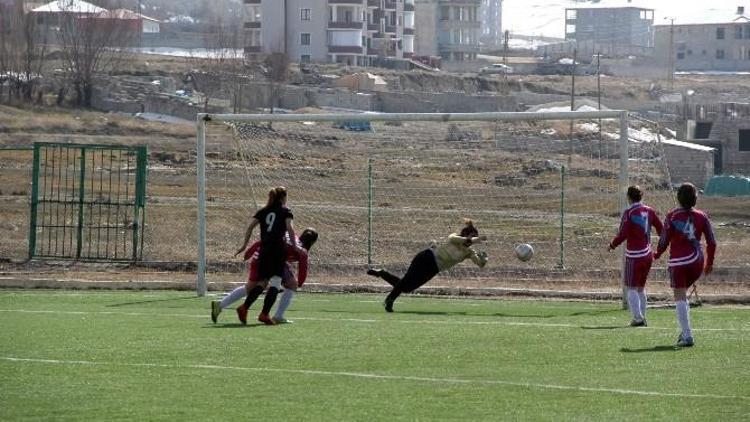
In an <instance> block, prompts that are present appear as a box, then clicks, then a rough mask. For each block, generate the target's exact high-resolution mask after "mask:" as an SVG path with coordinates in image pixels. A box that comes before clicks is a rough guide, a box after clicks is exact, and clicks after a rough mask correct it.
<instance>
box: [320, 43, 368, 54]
mask: <svg viewBox="0 0 750 422" xmlns="http://www.w3.org/2000/svg"><path fill="white" fill-rule="evenodd" d="M328 52H329V53H332V54H362V47H361V46H357V45H329V46H328Z"/></svg>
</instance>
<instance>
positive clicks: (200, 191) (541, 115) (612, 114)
mask: <svg viewBox="0 0 750 422" xmlns="http://www.w3.org/2000/svg"><path fill="white" fill-rule="evenodd" d="M594 119H602V120H612V119H619V127H620V137H619V147H620V148H619V155H620V173H619V188H620V195H619V204H620V209H621V210H624V209H625V205H626V198H625V193H624V192H625V189H626V188H627V185H628V178H629V174H628V154H629V152H628V112H627V111H626V110H594V111H556V112H486V113H331V114H211V113H198V114H197V116H196V135H197V139H196V155H197V157H196V165H197V169H196V170H197V171H196V173H197V196H198V198H197V199H198V221H197V223H198V263H197V264H198V265H197V267H198V268H197V270H198V274H197V280H196V292H197V294H198V296H204V295H205V294H206V291H207V285H206V269H207V266H206V126H207V125H208V124H221V123H257V122H341V121H357V122H363V121H370V122H376V121H417V122H458V121H464V122H466V121H498V122H499V121H505V122H518V121H532V120H571V121H572V120H594ZM622 263H623V268H624V264H625V259H624V254H623V258H622ZM623 273H624V271H623ZM625 293H626V292H625V287H624V284H623V307H625V306H626V302H625V300H626V294H625Z"/></svg>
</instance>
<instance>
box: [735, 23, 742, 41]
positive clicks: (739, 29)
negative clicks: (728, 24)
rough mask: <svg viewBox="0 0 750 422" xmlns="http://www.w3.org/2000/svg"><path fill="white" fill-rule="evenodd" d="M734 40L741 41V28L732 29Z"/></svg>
mask: <svg viewBox="0 0 750 422" xmlns="http://www.w3.org/2000/svg"><path fill="white" fill-rule="evenodd" d="M734 39H736V40H741V39H742V27H741V26H739V25H737V26H735V27H734Z"/></svg>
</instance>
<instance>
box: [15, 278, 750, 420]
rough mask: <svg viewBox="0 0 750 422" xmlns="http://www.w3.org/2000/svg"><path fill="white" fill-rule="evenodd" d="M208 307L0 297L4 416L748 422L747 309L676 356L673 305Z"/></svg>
mask: <svg viewBox="0 0 750 422" xmlns="http://www.w3.org/2000/svg"><path fill="white" fill-rule="evenodd" d="M210 299H211V298H210V297H209V298H196V297H194V296H193V295H191V294H190V293H185V292H66V291H7V290H6V291H0V337H1V338H2V341H1V342H0V420H8V421H11V420H12V421H19V420H107V421H109V420H172V421H174V420H202V421H208V420H253V421H255V420H257V421H277V420H306V421H307V420H320V421H334V420H335V421H339V420H342V421H354V420H359V421H375V420H383V421H399V420H403V421H416V420H421V421H436V420H470V421H484V420H534V421H537V420H555V421H557V420H592V421H593V420H596V421H599V420H608V421H611V420H627V421H634V420H696V421H706V420H723V421H730V420H748V419H750V354H749V353H748V348H747V346H749V345H750V308H729V307H725V308H722V307H703V308H694V309H693V310H692V318H693V326H694V328H695V338H696V346H695V347H693V348H690V349H675V348H673V347H672V346H671V345H672V344H673V343H674V342H675V339H676V336H677V329H676V322H675V317H674V310H671V309H657V310H649V314H648V318H649V327H648V328H626V327H625V325H626V324H627V322H628V321H629V318H628V315H627V313H626V312H625V311H622V310H620V309H619V304H614V303H570V302H537V301H510V300H470V299H435V298H425V297H415V296H405V297H403V298H402V299H400V300H399V301H398V302H397V303H396V311H397V312H396V313H394V314H386V313H385V312H384V311H383V308H382V305H381V300H382V298H381V297H380V296H372V295H324V294H306V293H304V292H303V293H301V294H299V295H298V296H297V298H296V300H295V303H294V304H293V305H292V309H291V310H290V312H289V314H288V317H289V318H290V319H292V320H294V324H287V325H281V326H274V327H268V326H262V325H254V324H251V325H248V326H241V325H239V323H238V322H237V321H236V316H235V314H234V311H233V310H229V311H225V312H224V313H223V314H222V315H221V317H220V321H219V324H216V325H214V324H212V323H211V321H210V319H209V300H210ZM257 306H258V304H256V305H255V306H254V307H257ZM251 315H255V313H252V312H251Z"/></svg>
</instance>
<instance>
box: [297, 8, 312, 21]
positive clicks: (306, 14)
mask: <svg viewBox="0 0 750 422" xmlns="http://www.w3.org/2000/svg"><path fill="white" fill-rule="evenodd" d="M299 19H300V20H303V21H309V20H310V9H300V10H299Z"/></svg>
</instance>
